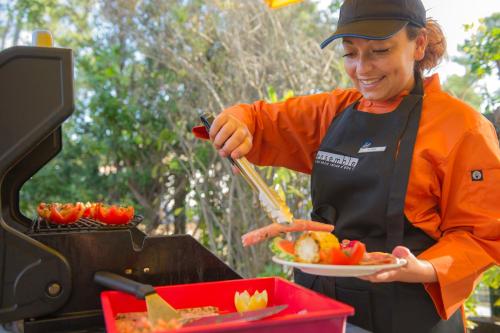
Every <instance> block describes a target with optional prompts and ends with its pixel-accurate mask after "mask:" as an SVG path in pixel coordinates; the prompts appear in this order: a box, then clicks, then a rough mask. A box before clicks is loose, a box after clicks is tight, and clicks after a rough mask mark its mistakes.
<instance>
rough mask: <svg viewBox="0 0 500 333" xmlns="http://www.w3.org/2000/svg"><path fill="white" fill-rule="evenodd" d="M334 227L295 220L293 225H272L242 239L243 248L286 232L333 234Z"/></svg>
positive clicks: (249, 233)
mask: <svg viewBox="0 0 500 333" xmlns="http://www.w3.org/2000/svg"><path fill="white" fill-rule="evenodd" d="M333 229H334V227H333V225H330V224H325V223H320V222H314V221H309V220H293V222H292V223H291V224H279V223H272V224H269V225H267V226H265V227H263V228H259V229H256V230H252V231H250V232H248V233H246V234H244V235H243V236H242V237H241V241H242V243H243V246H251V245H255V244H257V243H260V242H262V241H264V240H266V239H268V238H271V237H275V236H278V235H279V234H281V233H285V232H296V231H327V232H332V231H333Z"/></svg>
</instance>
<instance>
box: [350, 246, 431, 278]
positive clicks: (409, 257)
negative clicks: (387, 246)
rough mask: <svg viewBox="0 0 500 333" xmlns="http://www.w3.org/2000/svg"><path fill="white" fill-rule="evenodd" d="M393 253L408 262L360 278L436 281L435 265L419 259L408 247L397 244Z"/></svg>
mask: <svg viewBox="0 0 500 333" xmlns="http://www.w3.org/2000/svg"><path fill="white" fill-rule="evenodd" d="M392 254H393V255H394V256H395V257H397V258H402V259H406V261H407V264H406V265H405V266H402V267H398V268H393V269H386V270H382V271H379V272H377V273H374V274H371V275H365V276H360V277H359V278H360V279H362V280H365V281H370V282H394V281H400V282H413V283H429V282H436V281H437V275H436V271H435V270H434V267H433V266H432V264H431V263H430V262H428V261H427V260H419V259H417V257H415V256H414V255H413V254H412V253H411V252H410V250H409V249H408V248H406V247H404V246H396V247H395V248H394V250H393V251H392Z"/></svg>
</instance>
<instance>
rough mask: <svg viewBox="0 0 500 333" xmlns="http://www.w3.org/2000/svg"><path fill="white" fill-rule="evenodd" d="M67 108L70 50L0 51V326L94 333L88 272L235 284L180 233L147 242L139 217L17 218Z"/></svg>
mask: <svg viewBox="0 0 500 333" xmlns="http://www.w3.org/2000/svg"><path fill="white" fill-rule="evenodd" d="M73 109H74V97H73V63H72V52H71V50H69V49H62V48H42V47H12V48H9V49H6V50H3V51H2V52H0V282H1V289H0V323H8V322H14V321H16V323H17V324H19V323H20V324H21V326H22V329H23V330H24V332H26V333H29V332H62V331H68V332H71V331H73V332H76V331H78V332H85V331H86V330H90V329H91V328H92V329H94V328H96V329H97V331H99V330H101V331H102V330H103V319H102V312H101V306H100V300H99V293H100V292H101V291H102V289H101V288H100V287H98V286H97V285H96V284H94V282H93V274H94V273H95V272H96V271H111V272H114V273H117V274H121V275H124V276H127V277H129V278H131V279H134V280H137V281H140V282H143V283H149V284H152V285H170V284H182V283H194V282H204V281H217V280H228V279H238V278H241V277H240V276H239V275H238V274H237V273H236V272H234V271H233V270H232V269H231V268H230V267H229V266H227V265H226V264H225V263H224V262H222V261H221V260H220V259H219V258H217V256H215V255H214V254H212V253H211V252H210V251H209V250H207V249H206V248H205V247H203V246H202V245H201V244H200V243H198V242H197V241H196V240H195V239H194V238H192V237H191V236H189V235H174V236H161V237H147V236H146V235H145V234H144V233H142V232H141V231H140V230H139V229H137V224H138V223H139V222H140V220H141V217H136V218H135V219H134V220H133V221H132V223H131V224H129V225H127V226H121V227H107V226H103V225H100V224H96V223H95V222H94V221H91V220H80V221H79V222H78V223H77V224H75V225H71V226H65V227H61V226H59V227H54V226H51V225H48V224H46V223H45V222H44V221H35V223H34V222H33V221H32V220H30V219H29V218H27V217H26V216H24V215H23V214H22V213H21V212H20V210H19V192H20V189H21V187H22V186H23V184H24V183H25V182H26V181H27V180H28V179H29V178H30V177H32V176H33V175H34V174H35V173H36V172H37V171H38V170H39V169H41V168H42V167H43V166H44V165H45V164H47V162H48V161H50V160H51V159H52V158H53V157H54V156H56V155H57V153H58V152H59V151H60V150H61V148H62V139H61V138H62V135H61V124H62V123H63V122H64V120H66V119H67V118H68V117H69V116H70V115H71V114H72V112H73ZM139 210H140V209H139ZM89 332H90V331H89Z"/></svg>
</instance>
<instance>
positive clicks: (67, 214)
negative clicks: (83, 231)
mask: <svg viewBox="0 0 500 333" xmlns="http://www.w3.org/2000/svg"><path fill="white" fill-rule="evenodd" d="M83 210H84V208H83V205H82V204H81V203H80V202H78V203H76V204H70V203H66V204H60V203H52V204H46V203H44V202H42V203H40V204H39V205H38V207H37V211H38V215H39V216H40V217H42V218H43V219H45V220H47V221H49V222H52V223H56V224H71V223H75V222H76V221H78V219H79V218H80V217H82V215H83Z"/></svg>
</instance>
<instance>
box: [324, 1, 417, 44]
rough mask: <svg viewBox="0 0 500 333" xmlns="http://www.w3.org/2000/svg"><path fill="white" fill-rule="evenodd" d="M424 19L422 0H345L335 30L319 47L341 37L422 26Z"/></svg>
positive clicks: (379, 35)
mask: <svg viewBox="0 0 500 333" xmlns="http://www.w3.org/2000/svg"><path fill="white" fill-rule="evenodd" d="M425 20H426V15H425V8H424V5H423V4H422V1H421V0H345V1H344V2H343V3H342V6H341V7H340V17H339V21H338V24H337V30H336V31H335V33H334V34H333V35H331V36H330V37H328V38H327V39H326V40H325V41H323V43H321V45H320V47H321V48H322V49H323V48H325V47H326V46H327V45H328V44H330V43H331V42H332V41H334V40H335V39H337V38H341V37H357V38H365V39H387V38H389V37H391V36H392V35H394V34H395V33H397V32H398V31H399V30H401V29H403V28H404V27H405V26H406V25H407V24H412V25H415V26H417V27H424V26H425Z"/></svg>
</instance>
